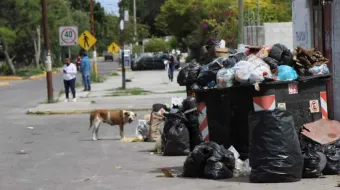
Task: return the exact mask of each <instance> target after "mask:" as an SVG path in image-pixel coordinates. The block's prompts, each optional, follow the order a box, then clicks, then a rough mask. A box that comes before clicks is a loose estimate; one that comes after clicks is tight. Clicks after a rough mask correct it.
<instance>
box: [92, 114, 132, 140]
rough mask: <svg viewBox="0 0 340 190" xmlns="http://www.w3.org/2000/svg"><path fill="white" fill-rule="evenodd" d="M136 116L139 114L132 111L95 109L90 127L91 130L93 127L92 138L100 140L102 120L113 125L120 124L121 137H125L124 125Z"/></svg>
mask: <svg viewBox="0 0 340 190" xmlns="http://www.w3.org/2000/svg"><path fill="white" fill-rule="evenodd" d="M136 117H137V114H135V113H134V112H132V111H126V110H106V109H101V110H100V109H98V110H94V111H92V112H91V114H90V127H89V130H91V129H92V139H93V140H94V141H96V140H98V131H99V125H100V123H101V122H103V123H107V124H109V125H111V126H113V125H118V126H119V134H120V138H124V125H125V124H126V123H131V122H132V121H133V120H134V119H135V118H136Z"/></svg>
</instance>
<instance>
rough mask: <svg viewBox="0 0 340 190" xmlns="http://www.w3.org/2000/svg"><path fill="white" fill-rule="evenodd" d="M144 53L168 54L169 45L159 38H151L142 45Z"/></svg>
mask: <svg viewBox="0 0 340 190" xmlns="http://www.w3.org/2000/svg"><path fill="white" fill-rule="evenodd" d="M144 49H145V52H168V51H170V46H169V44H168V43H167V42H166V41H165V40H163V39H161V38H152V39H151V40H150V41H149V42H148V43H146V44H145V45H144Z"/></svg>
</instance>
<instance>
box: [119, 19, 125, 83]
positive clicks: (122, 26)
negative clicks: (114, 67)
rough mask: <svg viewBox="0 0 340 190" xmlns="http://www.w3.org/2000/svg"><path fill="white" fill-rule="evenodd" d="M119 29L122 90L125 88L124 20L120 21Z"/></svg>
mask: <svg viewBox="0 0 340 190" xmlns="http://www.w3.org/2000/svg"><path fill="white" fill-rule="evenodd" d="M119 25H120V26H119V27H120V32H121V37H120V42H121V51H122V89H125V88H126V85H125V59H124V58H125V55H124V54H125V53H124V49H125V48H124V45H125V44H124V20H121V21H120V23H119Z"/></svg>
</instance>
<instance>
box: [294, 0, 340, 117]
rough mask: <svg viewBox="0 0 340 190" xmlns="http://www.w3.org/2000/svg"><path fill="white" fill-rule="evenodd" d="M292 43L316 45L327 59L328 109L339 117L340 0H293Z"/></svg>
mask: <svg viewBox="0 0 340 190" xmlns="http://www.w3.org/2000/svg"><path fill="white" fill-rule="evenodd" d="M292 6H293V44H294V47H296V46H302V47H305V48H315V49H316V50H318V51H320V52H322V53H323V55H324V56H325V57H326V58H328V59H329V60H330V62H329V64H328V67H329V69H330V71H331V74H332V79H331V80H330V81H329V82H328V83H327V99H328V113H329V116H330V118H331V119H335V120H340V0H293V5H292Z"/></svg>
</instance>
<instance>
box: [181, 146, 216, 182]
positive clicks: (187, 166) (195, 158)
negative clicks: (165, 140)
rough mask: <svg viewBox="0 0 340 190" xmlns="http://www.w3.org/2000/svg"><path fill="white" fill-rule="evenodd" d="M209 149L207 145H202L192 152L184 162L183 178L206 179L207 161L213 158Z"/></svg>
mask: <svg viewBox="0 0 340 190" xmlns="http://www.w3.org/2000/svg"><path fill="white" fill-rule="evenodd" d="M207 147H208V146H207V143H202V144H200V145H197V146H196V147H195V148H194V150H193V151H192V152H190V154H189V155H188V157H187V158H186V160H185V162H184V166H183V172H182V174H181V176H182V177H201V178H204V169H205V165H206V161H207V159H208V158H209V157H210V156H211V152H210V151H209V149H208V148H207Z"/></svg>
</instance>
